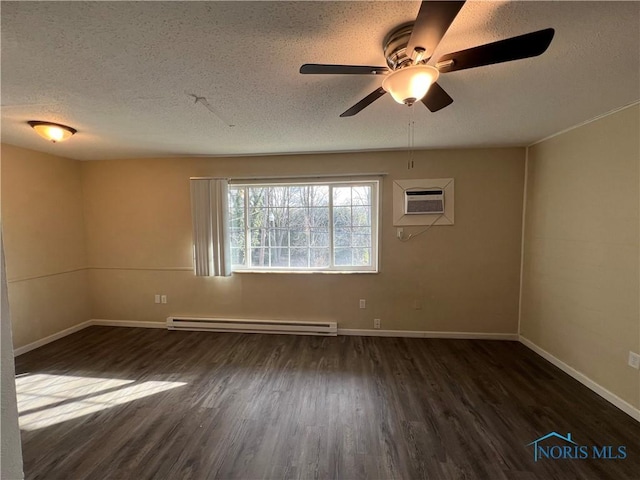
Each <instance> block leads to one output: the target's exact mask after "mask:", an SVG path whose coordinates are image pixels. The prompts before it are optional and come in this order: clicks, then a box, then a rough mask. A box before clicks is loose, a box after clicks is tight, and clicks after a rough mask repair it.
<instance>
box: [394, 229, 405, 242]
mask: <svg viewBox="0 0 640 480" xmlns="http://www.w3.org/2000/svg"><path fill="white" fill-rule="evenodd" d="M403 235H404V228H396V236H397V237H398V239H399V240H402V237H403Z"/></svg>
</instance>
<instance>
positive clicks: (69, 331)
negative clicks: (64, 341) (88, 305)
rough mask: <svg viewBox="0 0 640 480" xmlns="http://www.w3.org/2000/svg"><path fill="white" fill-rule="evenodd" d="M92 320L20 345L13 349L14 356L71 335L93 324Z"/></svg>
mask: <svg viewBox="0 0 640 480" xmlns="http://www.w3.org/2000/svg"><path fill="white" fill-rule="evenodd" d="M91 322H92V320H87V321H86V322H82V323H79V324H78V325H74V326H73V327H69V328H65V329H64V330H62V331H60V332H58V333H54V334H53V335H49V336H48V337H44V338H41V339H40V340H36V341H35V342H33V343H28V344H27V345H23V346H22V347H18V348H16V349H14V350H13V356H14V357H17V356H18V355H22V354H23V353H27V352H30V351H31V350H35V349H36V348H39V347H42V346H43V345H46V344H47V343H51V342H55V341H56V340H60V339H61V338H63V337H66V336H67V335H71V334H72V333H76V332H79V331H80V330H83V329H85V328H87V327H90V326H91V325H92V323H91Z"/></svg>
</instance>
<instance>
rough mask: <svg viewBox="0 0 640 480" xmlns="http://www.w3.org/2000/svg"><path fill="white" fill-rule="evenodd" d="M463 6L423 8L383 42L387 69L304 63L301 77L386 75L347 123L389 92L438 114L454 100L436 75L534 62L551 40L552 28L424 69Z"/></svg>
mask: <svg viewBox="0 0 640 480" xmlns="http://www.w3.org/2000/svg"><path fill="white" fill-rule="evenodd" d="M464 3H465V2H464V1H433V0H428V1H424V2H422V4H421V5H420V10H419V12H418V16H417V17H416V20H415V22H411V23H406V24H403V25H401V26H399V27H397V28H395V29H394V30H392V31H391V32H389V34H388V35H387V36H386V38H385V40H384V42H383V51H384V56H385V58H386V59H387V66H386V67H372V66H367V65H325V64H317V63H306V64H304V65H302V67H300V73H302V74H305V75H306V74H344V75H385V79H384V80H383V82H382V86H381V87H379V88H377V89H376V90H374V91H373V92H371V93H370V94H369V95H367V96H366V97H364V98H363V99H362V100H360V101H359V102H358V103H356V104H355V105H353V106H352V107H351V108H349V109H348V110H346V111H345V112H344V113H342V114H341V115H340V116H341V117H351V116H353V115H355V114H357V113H358V112H360V111H361V110H363V109H364V108H366V107H367V106H369V105H371V104H372V103H373V102H375V101H376V100H377V99H379V98H380V97H382V96H383V95H384V94H385V93H387V92H389V93H390V94H391V96H392V97H393V99H394V100H395V101H396V102H398V103H404V104H405V105H409V106H412V105H413V104H414V103H415V102H418V101H422V103H423V104H424V105H425V106H426V107H427V108H428V109H429V110H430V111H432V112H437V111H438V110H441V109H443V108H445V107H446V106H448V105H451V103H453V99H452V98H451V97H450V96H449V94H447V92H445V91H444V89H443V88H442V87H441V86H440V85H438V83H437V82H436V81H437V80H438V77H439V75H440V73H449V72H455V71H458V70H465V69H467V68H475V67H482V66H485V65H492V64H495V63H502V62H510V61H512V60H519V59H522V58H529V57H537V56H538V55H541V54H542V53H544V52H545V51H546V50H547V48H548V47H549V45H550V44H551V40H552V39H553V34H554V30H553V28H547V29H544V30H538V31H536V32H531V33H527V34H524V35H519V36H517V37H511V38H507V39H504V40H499V41H497V42H492V43H487V44H485V45H480V46H477V47H473V48H469V49H466V50H460V51H459V52H455V53H449V54H447V55H444V56H442V57H440V58H439V59H438V61H437V62H435V66H431V65H427V62H429V61H430V60H431V58H432V55H433V52H434V51H435V50H436V47H437V46H438V44H439V43H440V41H441V40H442V37H444V34H445V33H446V31H447V29H448V28H449V26H450V25H451V23H453V20H454V19H455V18H456V15H458V12H459V11H460V9H461V8H462V6H463V5H464Z"/></svg>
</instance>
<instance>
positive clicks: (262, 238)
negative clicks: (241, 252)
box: [250, 228, 269, 258]
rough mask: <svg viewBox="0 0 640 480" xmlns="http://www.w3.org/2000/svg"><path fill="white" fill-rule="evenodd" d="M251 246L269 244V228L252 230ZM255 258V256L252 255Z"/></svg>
mask: <svg viewBox="0 0 640 480" xmlns="http://www.w3.org/2000/svg"><path fill="white" fill-rule="evenodd" d="M250 234H251V246H252V247H264V246H267V245H268V241H269V239H268V237H267V229H266V228H260V229H257V230H251V231H250ZM251 258H253V257H251Z"/></svg>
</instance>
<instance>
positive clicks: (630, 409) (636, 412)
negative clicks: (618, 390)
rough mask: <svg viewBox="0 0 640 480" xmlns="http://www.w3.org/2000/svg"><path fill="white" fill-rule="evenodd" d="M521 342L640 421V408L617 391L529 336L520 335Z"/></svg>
mask: <svg viewBox="0 0 640 480" xmlns="http://www.w3.org/2000/svg"><path fill="white" fill-rule="evenodd" d="M520 343H522V344H523V345H524V346H525V347H527V348H529V349H531V350H533V351H534V352H535V353H537V354H538V355H540V356H541V357H542V358H544V359H545V360H547V361H548V362H550V363H552V364H553V365H555V366H556V367H558V368H559V369H560V370H562V371H563V372H564V373H566V374H567V375H570V376H571V377H573V378H575V379H576V380H577V381H579V382H580V383H581V384H583V385H584V386H585V387H587V388H589V389H590V390H592V391H594V392H595V393H597V394H598V395H600V396H601V397H602V398H604V399H605V400H606V401H608V402H609V403H611V404H612V405H614V406H616V407H618V408H619V409H620V410H622V411H623V412H624V413H626V414H627V415H629V416H630V417H631V418H633V419H634V420H636V421H638V422H640V409H637V408H636V407H634V406H633V405H631V404H630V403H628V402H627V401H625V400H623V399H622V398H620V397H618V396H617V395H616V394H615V393H612V392H610V391H609V390H607V389H606V388H604V387H602V386H601V385H599V384H597V383H596V382H594V381H593V380H591V379H590V378H589V377H587V376H586V375H585V374H584V373H581V372H579V371H578V370H576V369H575V368H573V367H571V366H570V365H568V364H566V363H564V362H563V361H562V360H560V359H559V358H557V357H555V356H553V355H552V354H550V353H549V352H547V351H546V350H544V349H543V348H541V347H539V346H538V345H536V344H535V343H533V342H532V341H531V340H529V339H528V338H525V337H523V336H522V335H521V336H520Z"/></svg>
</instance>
